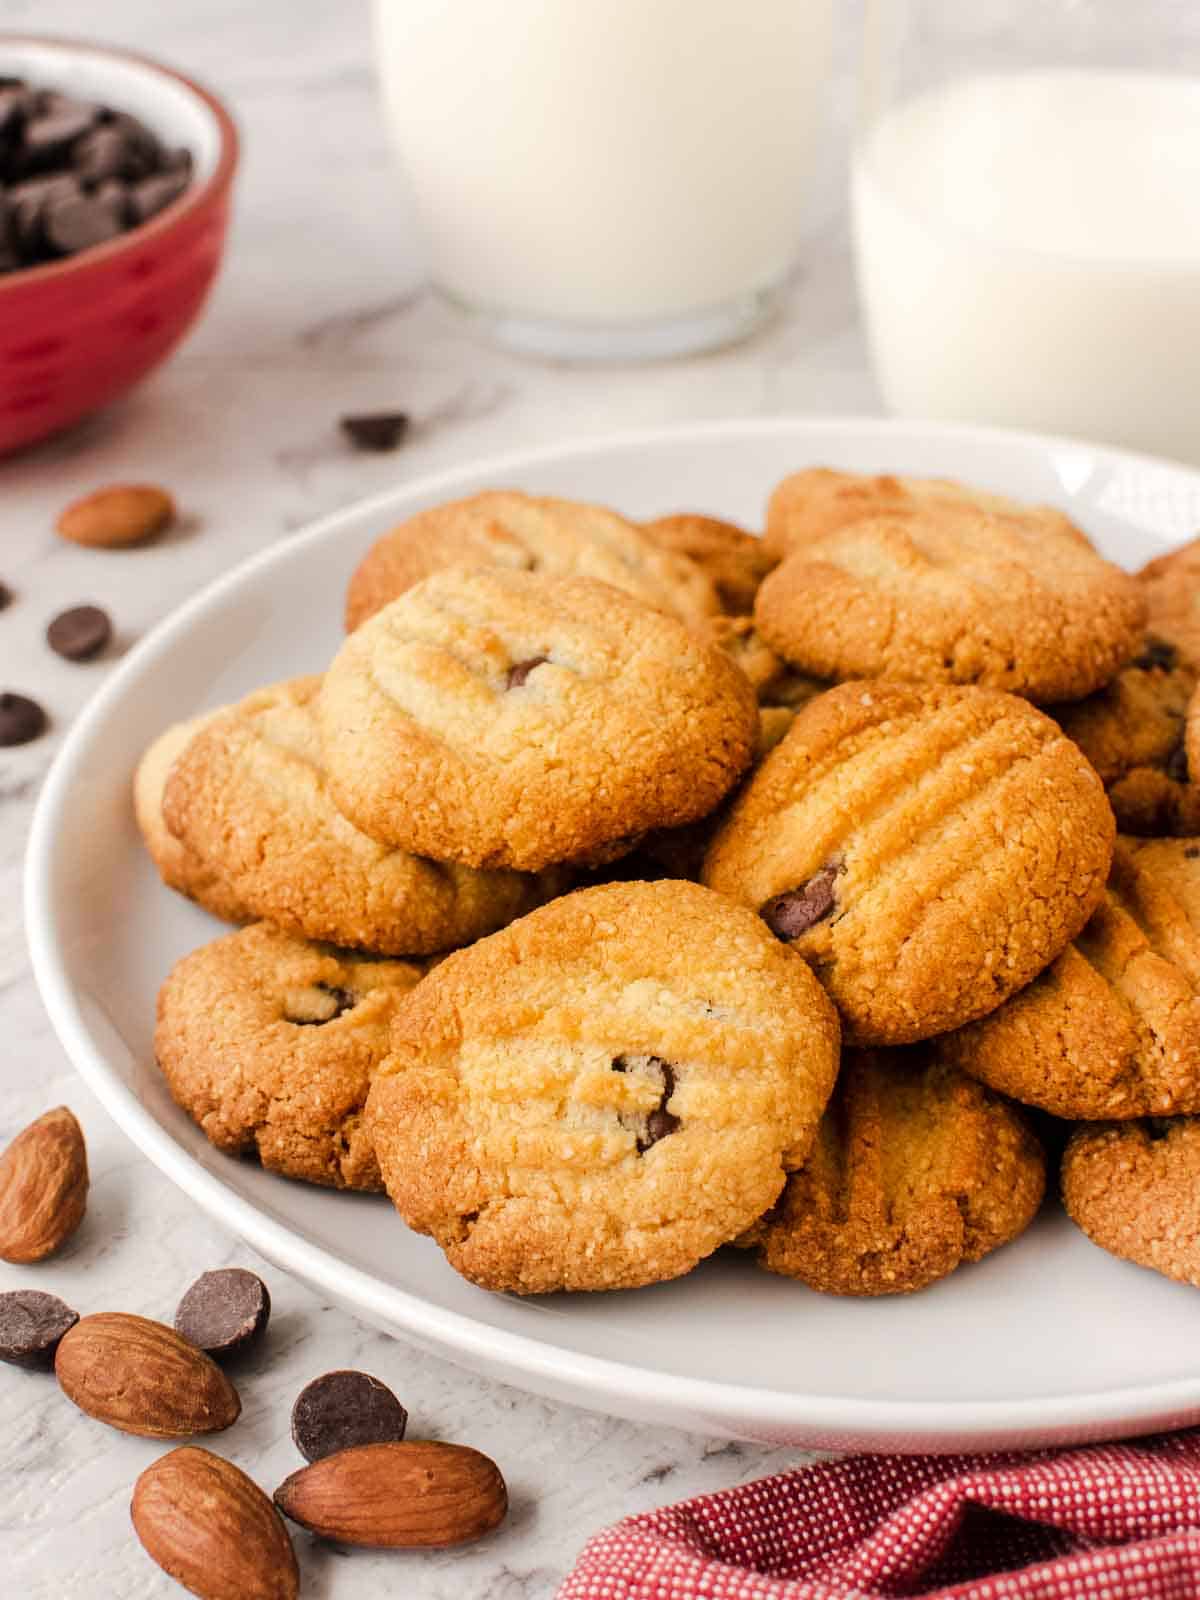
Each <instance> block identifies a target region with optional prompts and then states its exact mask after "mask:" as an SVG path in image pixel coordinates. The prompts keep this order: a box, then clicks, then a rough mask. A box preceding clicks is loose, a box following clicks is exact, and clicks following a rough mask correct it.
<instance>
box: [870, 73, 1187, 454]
mask: <svg viewBox="0 0 1200 1600" xmlns="http://www.w3.org/2000/svg"><path fill="white" fill-rule="evenodd" d="M853 210H854V228H855V235H856V254H857V264H858V275H859V285H860V290H861V294H862V299H863V304H864V310H865V314H866V319H867V323H868V328H869V332H870V337H871V341H872V345H873V349H874V355H875V361H876V371H877V373H878V375H879V380H880V384H881V387H882V389H883V392H884V396H885V398H886V399H887V401H888V403H889V404H890V405H891V406H892V407H893V408H894V409H895V410H897V411H901V412H905V413H908V414H910V415H917V416H930V417H962V418H971V419H978V420H986V421H990V422H1000V423H1009V424H1014V425H1019V426H1025V427H1034V428H1041V429H1049V430H1059V431H1062V432H1070V433H1075V434H1082V435H1091V436H1093V437H1095V438H1097V439H1101V440H1105V441H1110V442H1113V443H1118V444H1128V445H1132V446H1135V447H1141V448H1145V449H1149V450H1153V451H1157V452H1160V453H1168V454H1174V455H1178V456H1183V457H1187V458H1190V459H1192V460H1196V459H1200V404H1198V402H1200V79H1196V78H1192V77H1187V76H1171V75H1168V74H1165V73H1164V74H1160V73H1142V72H1126V71H1107V70H1104V71H1101V70H1081V69H1055V70H1046V71H1042V70H1031V71H1022V72H1017V73H1011V74H1007V75H996V76H990V75H989V76H977V77H967V78H962V79H959V80H957V81H955V82H953V83H952V84H950V85H949V86H948V87H945V88H942V89H939V90H936V91H932V92H929V93H926V94H923V95H919V96H917V97H915V98H914V99H911V100H909V101H908V102H907V103H902V104H900V105H898V106H896V107H893V108H892V109H890V110H888V111H886V112H885V113H884V115H883V116H882V118H881V119H880V120H879V121H878V122H876V123H875V124H874V126H873V127H872V128H871V130H870V132H869V134H868V136H867V138H866V139H865V141H864V142H863V144H862V145H861V147H860V149H859V151H858V154H857V158H856V161H855V170H854V178H853Z"/></svg>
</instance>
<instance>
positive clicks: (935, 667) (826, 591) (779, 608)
mask: <svg viewBox="0 0 1200 1600" xmlns="http://www.w3.org/2000/svg"><path fill="white" fill-rule="evenodd" d="M754 620H755V622H756V624H757V626H758V629H759V632H760V633H761V634H762V636H763V638H764V639H765V640H766V642H767V644H768V645H770V647H771V648H772V649H773V650H774V651H776V652H777V653H778V654H779V655H781V656H782V657H783V658H784V660H786V661H790V662H791V663H792V664H793V665H794V666H796V667H799V668H800V670H801V671H802V672H806V673H810V674H812V675H813V676H815V677H818V678H838V679H840V678H874V677H888V678H899V679H905V680H907V681H910V682H914V683H972V684H981V685H984V686H986V687H989V688H993V689H1006V690H1009V691H1010V692H1012V693H1014V694H1021V695H1025V696H1026V697H1027V698H1029V699H1031V700H1035V701H1042V702H1046V703H1051V702H1054V701H1059V700H1077V699H1081V698H1082V697H1083V696H1084V695H1087V694H1091V693H1092V692H1093V691H1094V690H1096V689H1099V688H1101V687H1102V686H1103V685H1104V684H1105V683H1107V682H1108V681H1109V679H1110V678H1112V677H1113V676H1114V675H1115V674H1116V673H1117V672H1118V671H1119V670H1120V668H1121V667H1122V666H1123V665H1124V663H1125V662H1126V661H1128V660H1129V659H1130V658H1131V657H1132V656H1133V655H1135V654H1136V652H1137V649H1138V646H1139V643H1140V641H1141V638H1142V634H1143V631H1144V628H1145V622H1146V606H1145V600H1144V597H1143V595H1142V591H1141V589H1140V588H1139V586H1138V584H1137V582H1136V580H1135V579H1133V578H1131V577H1130V576H1129V574H1128V573H1125V572H1122V571H1121V569H1120V568H1119V567H1115V566H1113V565H1112V563H1111V562H1108V561H1105V560H1103V559H1102V558H1101V557H1100V556H1098V555H1097V554H1096V553H1095V551H1094V550H1092V549H1091V548H1090V547H1089V546H1087V545H1086V544H1084V543H1082V542H1081V541H1080V540H1079V539H1078V538H1077V537H1076V536H1075V534H1074V532H1069V531H1066V530H1064V529H1062V528H1060V527H1058V526H1057V525H1056V524H1054V523H1052V522H1050V521H1045V522H1032V521H1022V520H1020V519H1017V518H1009V517H999V516H995V515H993V514H992V513H990V512H988V511H985V510H981V509H979V508H977V507H975V506H972V505H969V504H964V505H958V504H947V505H940V504H939V505H932V504H918V505H917V506H915V507H914V508H913V509H911V510H908V511H903V510H898V511H892V512H889V513H887V514H886V515H883V516H878V517H873V518H870V519H868V520H866V521H859V522H855V523H853V524H851V525H850V526H849V527H847V528H844V529H842V530H841V531H839V532H837V533H833V534H829V535H827V536H826V537H825V538H823V539H818V540H815V541H814V542H813V543H811V544H807V545H804V546H803V547H802V548H801V549H799V550H797V551H796V552H795V553H794V554H793V555H791V556H790V557H789V558H788V559H787V560H786V561H784V562H783V564H782V565H781V566H779V567H777V568H776V569H775V571H774V572H772V573H771V574H770V576H769V577H768V578H766V579H765V580H764V582H763V585H762V587H761V589H760V590H759V591H758V599H757V600H756V602H755V606H754Z"/></svg>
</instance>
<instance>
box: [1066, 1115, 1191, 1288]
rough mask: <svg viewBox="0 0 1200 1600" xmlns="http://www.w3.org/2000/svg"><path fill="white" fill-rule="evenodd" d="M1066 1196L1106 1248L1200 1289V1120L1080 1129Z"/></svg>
mask: <svg viewBox="0 0 1200 1600" xmlns="http://www.w3.org/2000/svg"><path fill="white" fill-rule="evenodd" d="M1062 1197H1063V1204H1064V1205H1065V1206H1066V1208H1067V1213H1068V1215H1069V1216H1070V1218H1071V1220H1072V1221H1073V1222H1074V1223H1076V1224H1077V1225H1078V1226H1079V1227H1080V1228H1082V1229H1083V1231H1084V1233H1086V1234H1087V1236H1088V1238H1089V1239H1090V1240H1091V1241H1092V1243H1093V1244H1098V1245H1099V1246H1100V1248H1101V1249H1102V1250H1107V1251H1109V1252H1110V1254H1112V1255H1114V1256H1120V1257H1121V1258H1122V1259H1123V1260H1125V1261H1134V1262H1136V1263H1137V1265H1138V1266H1139V1267H1149V1268H1151V1270H1152V1271H1154V1272H1161V1273H1162V1274H1163V1276H1164V1277H1167V1278H1174V1279H1176V1280H1177V1281H1178V1282H1180V1283H1190V1284H1194V1285H1195V1286H1196V1287H1197V1288H1200V1117H1178V1118H1174V1119H1172V1120H1170V1121H1159V1120H1158V1119H1157V1118H1155V1119H1151V1120H1148V1121H1145V1122H1121V1123H1109V1124H1103V1123H1101V1124H1096V1125H1094V1126H1085V1127H1082V1128H1077V1129H1076V1131H1075V1132H1074V1133H1073V1134H1072V1135H1071V1138H1070V1140H1069V1142H1068V1144H1067V1148H1066V1151H1065V1152H1064V1154H1063V1161H1062Z"/></svg>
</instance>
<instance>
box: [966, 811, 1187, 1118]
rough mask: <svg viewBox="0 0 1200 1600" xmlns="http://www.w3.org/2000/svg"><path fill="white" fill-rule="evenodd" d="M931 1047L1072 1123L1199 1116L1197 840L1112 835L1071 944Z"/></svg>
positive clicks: (1016, 1096)
mask: <svg viewBox="0 0 1200 1600" xmlns="http://www.w3.org/2000/svg"><path fill="white" fill-rule="evenodd" d="M938 1052H939V1054H940V1055H941V1056H942V1057H943V1059H945V1060H948V1061H951V1062H954V1063H955V1064H956V1065H957V1066H959V1067H961V1068H962V1069H963V1071H965V1072H969V1073H971V1075H972V1076H973V1077H976V1078H979V1079H980V1080H981V1081H982V1082H983V1083H986V1084H990V1085H991V1087H992V1088H993V1089H999V1090H1000V1091H1001V1092H1002V1093H1004V1094H1007V1095H1011V1096H1012V1097H1013V1099H1015V1100H1021V1101H1024V1102H1025V1103H1026V1104H1028V1105H1034V1106H1040V1107H1041V1108H1042V1109H1043V1110H1045V1111H1049V1112H1052V1113H1053V1114H1054V1115H1055V1116H1057V1117H1065V1118H1066V1119H1067V1120H1068V1121H1072V1122H1083V1121H1093V1120H1107V1119H1110V1118H1118V1117H1120V1118H1124V1117H1142V1116H1150V1115H1157V1116H1170V1115H1173V1114H1177V1113H1179V1112H1185V1111H1186V1112H1200V839H1197V840H1189V839H1164V840H1159V841H1150V840H1146V841H1138V840H1134V839H1121V840H1118V841H1117V847H1116V850H1115V851H1114V853H1113V864H1112V873H1111V875H1110V877H1109V882H1108V887H1107V889H1106V891H1105V894H1104V898H1103V899H1102V900H1101V902H1100V904H1099V906H1098V907H1097V909H1096V911H1095V912H1094V914H1093V916H1092V918H1091V920H1090V921H1089V922H1088V924H1087V926H1086V927H1085V928H1084V929H1083V931H1082V932H1081V933H1080V934H1079V936H1078V937H1077V938H1076V940H1075V942H1074V944H1072V945H1069V946H1068V947H1067V949H1066V950H1064V951H1063V953H1062V955H1060V956H1059V957H1058V959H1057V960H1056V961H1054V962H1053V963H1052V964H1051V965H1050V966H1049V967H1047V969H1046V970H1045V972H1043V973H1041V974H1040V975H1039V976H1038V977H1036V978H1035V979H1034V980H1033V982H1032V983H1031V984H1029V985H1028V987H1027V988H1024V989H1022V990H1021V991H1020V993H1019V994H1015V995H1013V997H1012V999H1011V1000H1008V1001H1006V1002H1005V1004H1004V1005H1003V1006H1001V1007H1000V1009H999V1010H998V1011H993V1012H992V1014H991V1015H990V1016H988V1017H984V1018H983V1019H982V1021H980V1022H975V1023H972V1024H971V1026H970V1027H967V1028H963V1029H961V1030H960V1031H958V1032H957V1033H951V1034H947V1035H945V1036H944V1037H943V1038H942V1039H939V1040H938Z"/></svg>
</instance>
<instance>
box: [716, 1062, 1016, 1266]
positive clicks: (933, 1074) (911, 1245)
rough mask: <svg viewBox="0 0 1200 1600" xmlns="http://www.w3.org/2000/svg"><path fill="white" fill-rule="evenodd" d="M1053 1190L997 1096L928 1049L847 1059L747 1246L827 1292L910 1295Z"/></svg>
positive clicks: (1010, 1228)
mask: <svg viewBox="0 0 1200 1600" xmlns="http://www.w3.org/2000/svg"><path fill="white" fill-rule="evenodd" d="M1045 1182H1046V1163H1045V1157H1044V1156H1043V1154H1042V1150H1041V1147H1040V1146H1039V1144H1038V1142H1037V1140H1036V1139H1035V1138H1034V1136H1033V1134H1032V1132H1031V1131H1030V1129H1029V1128H1028V1126H1027V1125H1026V1124H1025V1122H1024V1120H1023V1119H1022V1117H1021V1115H1020V1113H1019V1112H1018V1111H1017V1110H1016V1109H1015V1108H1014V1107H1012V1106H1010V1105H1008V1104H1007V1103H1006V1102H1005V1101H1004V1100H1002V1099H1001V1098H1000V1097H999V1095H995V1094H992V1093H991V1092H990V1091H989V1090H987V1089H985V1088H984V1087H983V1086H982V1085H981V1084H978V1083H974V1082H972V1080H971V1079H970V1078H968V1077H966V1076H965V1075H964V1074H963V1073H961V1072H957V1071H955V1069H954V1068H953V1067H950V1066H947V1065H946V1064H945V1063H942V1062H939V1061H936V1060H934V1059H933V1058H932V1057H931V1056H930V1055H929V1053H928V1052H927V1051H926V1050H922V1049H917V1050H868V1051H858V1050H849V1051H847V1052H846V1054H845V1056H844V1058H843V1060H842V1069H841V1073H840V1075H839V1077H838V1082H837V1087H836V1088H835V1089H834V1092H833V1098H832V1100H831V1101H830V1103H829V1107H828V1109H827V1110H826V1112H825V1115H824V1117H822V1119H821V1124H820V1127H819V1128H818V1129H817V1139H816V1144H815V1145H814V1147H813V1151H812V1154H811V1155H810V1156H809V1158H808V1160H807V1161H806V1162H805V1164H804V1166H803V1167H801V1168H800V1170H799V1171H798V1172H794V1173H793V1174H792V1175H791V1177H790V1178H789V1179H788V1181H787V1186H786V1188H785V1189H784V1191H783V1194H782V1196H781V1197H780V1199H779V1201H778V1202H777V1203H776V1205H775V1207H774V1208H773V1210H771V1211H770V1212H768V1213H767V1215H766V1216H765V1217H764V1218H763V1219H762V1221H761V1222H760V1223H759V1224H758V1225H757V1227H755V1228H754V1229H753V1230H751V1233H750V1235H749V1236H748V1237H747V1238H746V1239H745V1240H743V1241H742V1242H744V1243H746V1244H750V1245H753V1246H754V1248H755V1249H756V1251H757V1254H758V1262H759V1265H760V1266H763V1267H766V1269H767V1270H768V1271H769V1272H778V1273H782V1274H783V1276H784V1277H788V1278H799V1279H800V1281H801V1282H802V1283H806V1284H807V1285H808V1286H809V1288H811V1289H820V1290H821V1291H823V1292H824V1293H825V1294H854V1295H880V1294H906V1293H908V1292H910V1291H911V1290H914V1289H923V1288H925V1287H926V1286H927V1285H928V1284H931V1283H935V1282H936V1281H937V1280H938V1279H939V1278H944V1277H945V1276H946V1275H947V1274H948V1273H950V1272H953V1271H954V1269H955V1267H957V1266H960V1265H961V1264H962V1263H963V1262H964V1261H978V1260H979V1259H980V1258H981V1257H983V1256H985V1255H987V1254H988V1253H989V1251H992V1250H995V1249H997V1248H998V1247H999V1246H1000V1245H1002V1244H1007V1243H1008V1242H1009V1240H1011V1239H1015V1238H1016V1237H1017V1235H1018V1234H1020V1233H1023V1232H1024V1230H1025V1229H1026V1228H1027V1227H1028V1226H1029V1224H1030V1223H1031V1222H1032V1221H1033V1218H1034V1216H1035V1214H1036V1212H1037V1209H1038V1207H1039V1205H1040V1204H1041V1201H1042V1194H1043V1192H1044V1189H1045Z"/></svg>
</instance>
